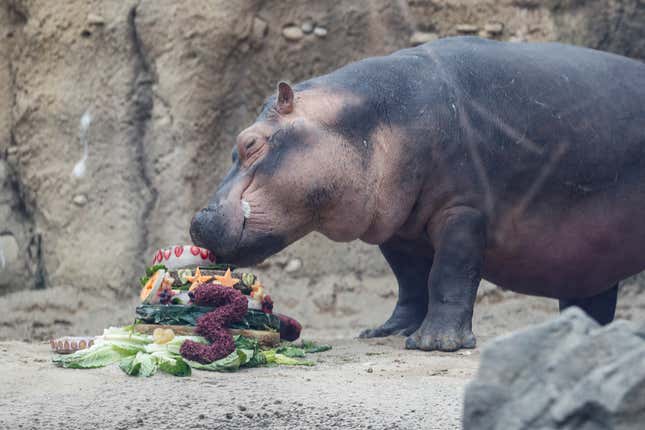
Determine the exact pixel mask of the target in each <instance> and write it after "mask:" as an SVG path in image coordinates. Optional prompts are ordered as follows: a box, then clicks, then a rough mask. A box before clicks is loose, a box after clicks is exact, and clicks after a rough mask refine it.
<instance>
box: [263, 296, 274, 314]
mask: <svg viewBox="0 0 645 430" xmlns="http://www.w3.org/2000/svg"><path fill="white" fill-rule="evenodd" d="M262 312H264V313H265V314H272V313H273V300H272V299H271V296H269V295H268V294H267V295H266V296H264V299H262Z"/></svg>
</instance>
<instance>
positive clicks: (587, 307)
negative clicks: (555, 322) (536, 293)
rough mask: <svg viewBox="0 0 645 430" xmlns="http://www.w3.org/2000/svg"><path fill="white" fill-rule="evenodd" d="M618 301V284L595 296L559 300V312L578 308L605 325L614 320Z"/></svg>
mask: <svg viewBox="0 0 645 430" xmlns="http://www.w3.org/2000/svg"><path fill="white" fill-rule="evenodd" d="M617 299H618V284H616V285H614V286H613V287H612V288H610V289H608V290H606V291H603V292H602V293H600V294H596V295H595V296H591V297H586V298H584V299H570V300H560V312H562V311H563V310H565V309H566V308H569V307H571V306H578V307H579V308H580V309H582V310H583V311H585V312H586V313H587V315H589V316H590V317H591V318H593V319H595V320H596V321H598V323H599V324H602V325H606V324H609V323H610V322H612V321H613V320H614V315H615V314H616V301H617Z"/></svg>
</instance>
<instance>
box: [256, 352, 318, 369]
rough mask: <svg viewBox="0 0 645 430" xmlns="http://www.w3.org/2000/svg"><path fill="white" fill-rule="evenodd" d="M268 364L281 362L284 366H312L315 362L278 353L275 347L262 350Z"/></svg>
mask: <svg viewBox="0 0 645 430" xmlns="http://www.w3.org/2000/svg"><path fill="white" fill-rule="evenodd" d="M262 354H264V357H265V358H266V360H267V363H268V364H283V365H285V366H314V365H315V364H316V363H314V362H313V361H307V360H296V359H295V358H291V357H287V356H286V355H283V354H279V353H277V352H276V350H275V349H270V350H268V351H262Z"/></svg>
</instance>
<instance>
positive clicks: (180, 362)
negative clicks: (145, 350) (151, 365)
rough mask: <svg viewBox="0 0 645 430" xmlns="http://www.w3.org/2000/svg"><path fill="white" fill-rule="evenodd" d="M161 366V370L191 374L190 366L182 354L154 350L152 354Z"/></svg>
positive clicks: (175, 373) (173, 373)
mask: <svg viewBox="0 0 645 430" xmlns="http://www.w3.org/2000/svg"><path fill="white" fill-rule="evenodd" d="M150 355H151V356H152V357H153V358H154V359H155V361H156V362H157V364H158V366H159V370H161V371H162V372H165V373H170V374H171V375H174V376H190V374H191V370H190V366H189V365H188V363H186V361H184V359H183V357H182V356H180V355H173V354H170V353H167V352H161V351H160V352H154V353H152V354H150Z"/></svg>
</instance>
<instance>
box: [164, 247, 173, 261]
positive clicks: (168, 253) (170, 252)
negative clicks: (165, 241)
mask: <svg viewBox="0 0 645 430" xmlns="http://www.w3.org/2000/svg"><path fill="white" fill-rule="evenodd" d="M170 254H172V251H171V250H170V249H166V250H165V251H164V252H163V256H164V258H165V259H166V260H168V259H170Z"/></svg>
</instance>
